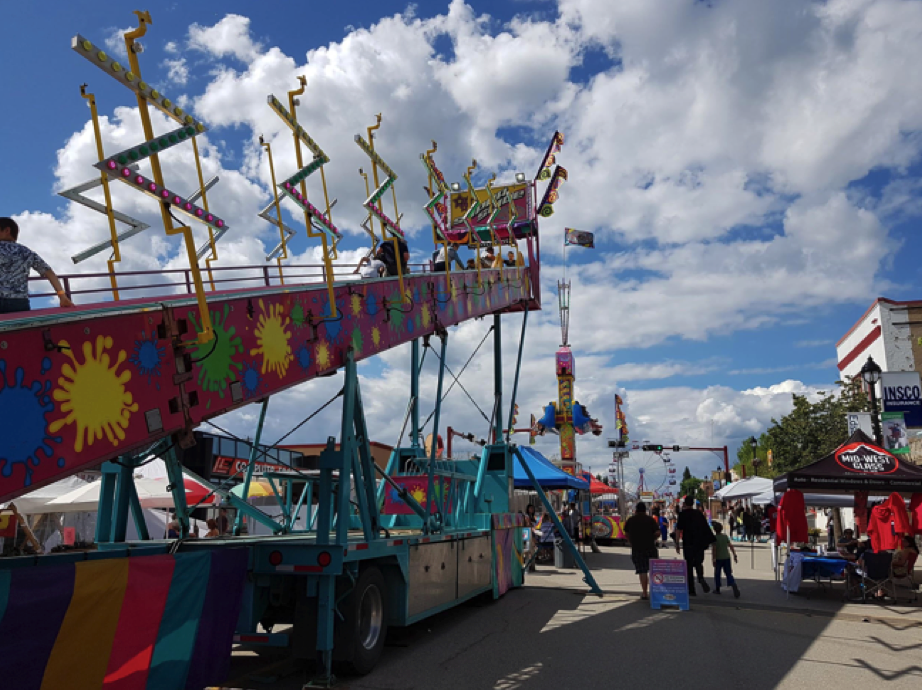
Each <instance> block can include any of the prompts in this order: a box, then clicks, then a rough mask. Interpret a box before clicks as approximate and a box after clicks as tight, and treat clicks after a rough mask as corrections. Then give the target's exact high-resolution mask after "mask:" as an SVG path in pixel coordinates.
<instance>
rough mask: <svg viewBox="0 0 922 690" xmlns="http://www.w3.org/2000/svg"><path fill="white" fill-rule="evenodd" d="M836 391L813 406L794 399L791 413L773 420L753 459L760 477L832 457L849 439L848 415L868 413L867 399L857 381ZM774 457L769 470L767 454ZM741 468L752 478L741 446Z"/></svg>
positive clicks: (749, 462) (746, 450) (749, 459)
mask: <svg viewBox="0 0 922 690" xmlns="http://www.w3.org/2000/svg"><path fill="white" fill-rule="evenodd" d="M836 383H837V385H838V386H839V389H838V390H837V391H834V392H832V393H820V398H819V400H817V401H816V402H810V401H809V400H808V399H807V397H806V396H803V395H797V394H796V393H795V394H794V395H793V397H794V409H793V410H791V412H790V414H787V415H785V416H784V417H782V418H781V420H780V421H779V420H776V419H772V426H771V427H769V429H768V431H766V432H765V433H763V434H762V435H761V436H760V437H759V445H758V447H757V448H756V456H757V457H758V458H759V459H760V460H761V461H762V463H761V465H760V466H759V474H760V475H761V476H763V477H765V476H768V477H774V476H777V475H779V474H784V473H785V472H788V471H790V470H794V469H797V468H798V467H803V466H804V465H809V464H810V463H811V462H814V461H816V460H819V459H820V458H821V457H823V456H824V455H827V454H829V453H831V452H832V451H833V450H835V449H836V448H837V447H838V446H840V445H841V444H842V443H843V442H844V441H845V439H846V438H847V437H848V424H847V423H846V421H845V414H846V413H847V412H867V411H868V410H869V406H868V399H867V396H866V395H865V393H864V392H863V391H862V390H861V381H860V379H857V380H856V379H855V378H851V379H849V380H848V381H844V382H843V381H837V382H836ZM769 449H771V451H772V455H773V456H774V457H773V462H772V466H771V467H768V462H767V457H768V450H769ZM736 457H737V459H738V460H739V462H738V463H737V464H736V465H734V469H736V470H737V471H739V467H740V465H745V466H746V476H752V475H753V474H754V472H752V449H751V448H750V447H749V443H747V442H743V444H742V445H741V446H740V448H739V450H738V451H737V453H736Z"/></svg>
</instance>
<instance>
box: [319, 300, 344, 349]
mask: <svg viewBox="0 0 922 690" xmlns="http://www.w3.org/2000/svg"><path fill="white" fill-rule="evenodd" d="M341 310H342V305H340V304H337V305H336V311H337V314H336V318H335V319H334V318H333V314H332V312H331V311H330V302H329V301H325V302H324V303H323V308H322V309H321V310H320V315H321V316H322V317H323V318H324V319H329V321H324V322H323V326H324V328H325V329H326V331H327V338H329V339H330V342H336V341H338V340H339V337H340V335H342V331H343V319H344V318H345V315H344V314H342V313H341Z"/></svg>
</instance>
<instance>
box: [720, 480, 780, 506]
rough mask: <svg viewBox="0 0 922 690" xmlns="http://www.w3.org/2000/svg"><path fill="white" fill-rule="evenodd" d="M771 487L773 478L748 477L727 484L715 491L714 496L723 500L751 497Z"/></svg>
mask: <svg viewBox="0 0 922 690" xmlns="http://www.w3.org/2000/svg"><path fill="white" fill-rule="evenodd" d="M771 488H772V480H771V479H766V478H765V477H747V478H746V479H741V480H740V481H738V482H733V483H732V484H727V485H726V486H725V487H723V488H722V489H720V490H718V491H715V492H714V498H719V499H720V500H721V501H728V500H730V499H734V500H738V499H742V498H750V497H752V496H758V495H759V494H761V493H763V492H765V491H770V490H771Z"/></svg>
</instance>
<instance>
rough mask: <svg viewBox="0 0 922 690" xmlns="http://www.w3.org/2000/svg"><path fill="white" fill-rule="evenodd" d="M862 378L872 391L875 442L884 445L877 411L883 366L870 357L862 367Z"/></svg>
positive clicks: (872, 421) (872, 423) (872, 426)
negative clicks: (879, 382)
mask: <svg viewBox="0 0 922 690" xmlns="http://www.w3.org/2000/svg"><path fill="white" fill-rule="evenodd" d="M860 373H861V378H863V379H864V382H865V383H866V384H868V389H869V390H870V392H871V428H872V429H873V431H874V442H875V443H876V444H877V445H878V446H883V444H884V439H883V432H882V431H881V428H880V417H879V416H878V413H877V382H878V381H880V374H881V368H880V366H879V365H878V364H877V362H875V361H874V358H873V357H868V361H867V362H865V363H864V366H863V367H861V372H860Z"/></svg>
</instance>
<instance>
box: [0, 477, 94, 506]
mask: <svg viewBox="0 0 922 690" xmlns="http://www.w3.org/2000/svg"><path fill="white" fill-rule="evenodd" d="M86 485H87V482H86V481H85V480H83V479H80V478H79V477H67V478H66V479H62V480H60V481H57V482H54V483H52V484H48V485H47V486H43V487H41V488H40V489H36V490H35V491H30V492H29V493H27V494H25V495H23V496H19V497H18V498H17V499H16V500H15V501H11V503H13V504H15V506H16V509H17V510H18V511H19V512H20V513H22V514H23V515H34V514H38V513H42V512H45V511H43V510H41V508H42V507H43V506H45V505H46V504H47V503H48V502H49V501H52V500H54V499H55V498H57V497H58V496H63V495H64V494H66V493H69V492H71V491H74V490H75V489H79V488H80V487H81V486H86ZM0 507H5V505H4V504H0ZM52 512H54V511H52Z"/></svg>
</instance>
